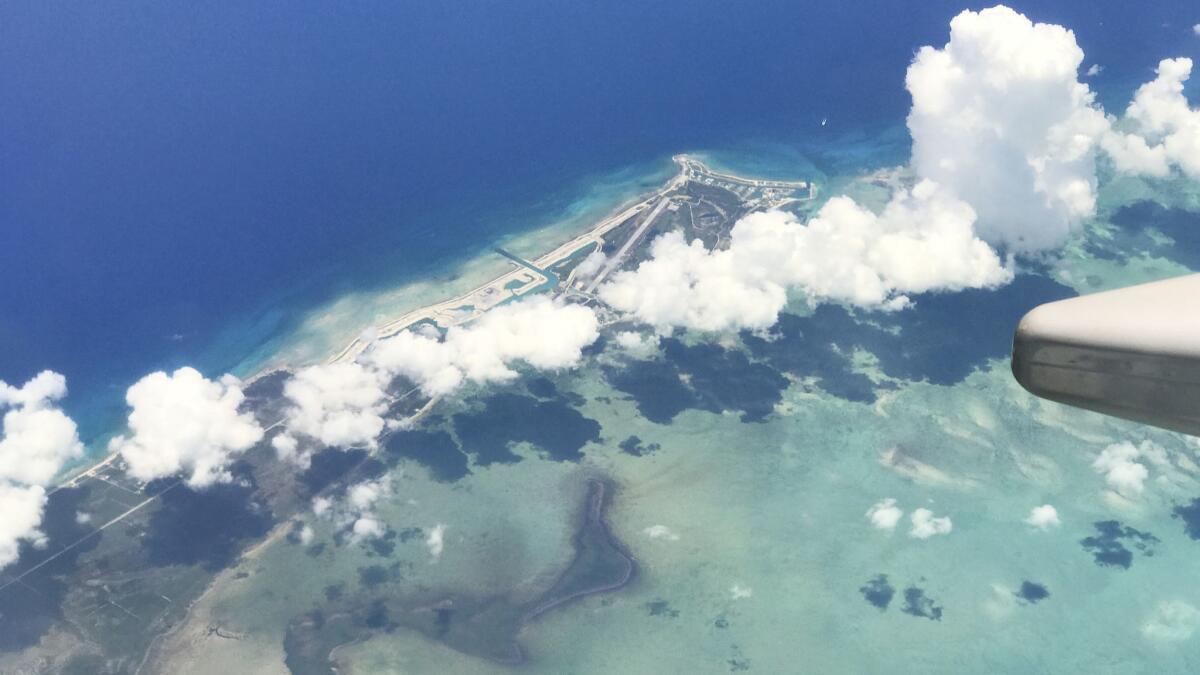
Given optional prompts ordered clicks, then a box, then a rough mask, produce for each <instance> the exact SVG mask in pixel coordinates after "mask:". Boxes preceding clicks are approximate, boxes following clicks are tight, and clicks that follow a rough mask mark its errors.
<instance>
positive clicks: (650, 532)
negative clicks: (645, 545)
mask: <svg viewBox="0 0 1200 675" xmlns="http://www.w3.org/2000/svg"><path fill="white" fill-rule="evenodd" d="M642 534H644V535H646V536H647V537H650V538H651V539H663V540H666V541H679V535H678V534H675V533H674V532H672V531H671V528H669V527H667V526H666V525H651V526H650V527H647V528H646V529H644V530H642Z"/></svg>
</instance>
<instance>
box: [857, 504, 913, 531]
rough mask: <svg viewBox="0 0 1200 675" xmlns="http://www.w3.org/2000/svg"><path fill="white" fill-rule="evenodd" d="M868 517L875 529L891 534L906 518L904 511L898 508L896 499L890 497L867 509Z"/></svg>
mask: <svg viewBox="0 0 1200 675" xmlns="http://www.w3.org/2000/svg"><path fill="white" fill-rule="evenodd" d="M866 515H867V520H870V521H871V525H872V526H873V527H875V528H876V529H879V530H887V531H889V532H891V531H892V530H894V529H896V525H897V523H899V522H900V519H901V518H903V517H904V511H903V510H901V509H900V507H898V506H896V500H895V499H892V498H891V497H888V498H887V499H882V500H880V501H878V502H875V504H873V505H872V506H871V508H869V509H867V514H866Z"/></svg>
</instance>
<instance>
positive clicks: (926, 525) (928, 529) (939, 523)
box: [908, 509, 954, 539]
mask: <svg viewBox="0 0 1200 675" xmlns="http://www.w3.org/2000/svg"><path fill="white" fill-rule="evenodd" d="M953 528H954V524H953V523H951V522H950V518H949V517H948V516H941V517H934V515H933V511H930V510H929V509H917V510H916V511H913V512H912V529H911V530H909V531H908V536H910V537H913V538H915V539H928V538H930V537H932V536H934V535H938V534H949V533H950V530H952V529H953Z"/></svg>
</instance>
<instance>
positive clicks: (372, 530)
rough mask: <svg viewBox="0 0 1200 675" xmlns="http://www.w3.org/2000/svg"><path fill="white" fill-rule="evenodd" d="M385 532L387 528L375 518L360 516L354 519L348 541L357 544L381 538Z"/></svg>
mask: <svg viewBox="0 0 1200 675" xmlns="http://www.w3.org/2000/svg"><path fill="white" fill-rule="evenodd" d="M386 532H387V528H386V527H384V526H383V523H382V522H380V521H379V520H378V519H377V518H375V517H374V516H362V517H360V518H357V519H355V521H354V524H353V525H351V526H350V541H352V542H354V543H356V544H357V543H359V542H363V541H367V540H368V539H377V538H379V537H382V536H383V535H384V533H386Z"/></svg>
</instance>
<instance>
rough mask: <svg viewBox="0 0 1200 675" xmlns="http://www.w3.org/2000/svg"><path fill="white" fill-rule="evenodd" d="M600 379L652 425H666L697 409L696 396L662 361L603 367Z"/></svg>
mask: <svg viewBox="0 0 1200 675" xmlns="http://www.w3.org/2000/svg"><path fill="white" fill-rule="evenodd" d="M604 376H605V378H606V379H607V380H608V382H609V384H611V385H612V386H613V388H615V389H617V390H618V391H622V392H624V393H626V394H629V395H630V396H632V397H633V401H634V404H635V405H636V406H637V409H638V412H639V413H641V415H642V417H645V418H646V419H648V420H650V421H651V422H654V423H656V424H670V423H671V420H673V419H675V416H676V415H678V414H679V413H681V412H683V411H684V410H687V409H688V408H695V407H698V402H697V399H696V395H695V394H693V393H692V390H691V389H690V388H688V386H687V385H685V384H684V383H683V380H681V379H680V378H679V371H677V370H676V369H675V368H674V367H673V366H672V365H671V364H669V363H667V362H665V361H661V360H657V359H656V360H652V361H634V362H631V363H630V364H629V365H627V366H626V367H624V368H616V367H612V366H607V367H605V368H604Z"/></svg>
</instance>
